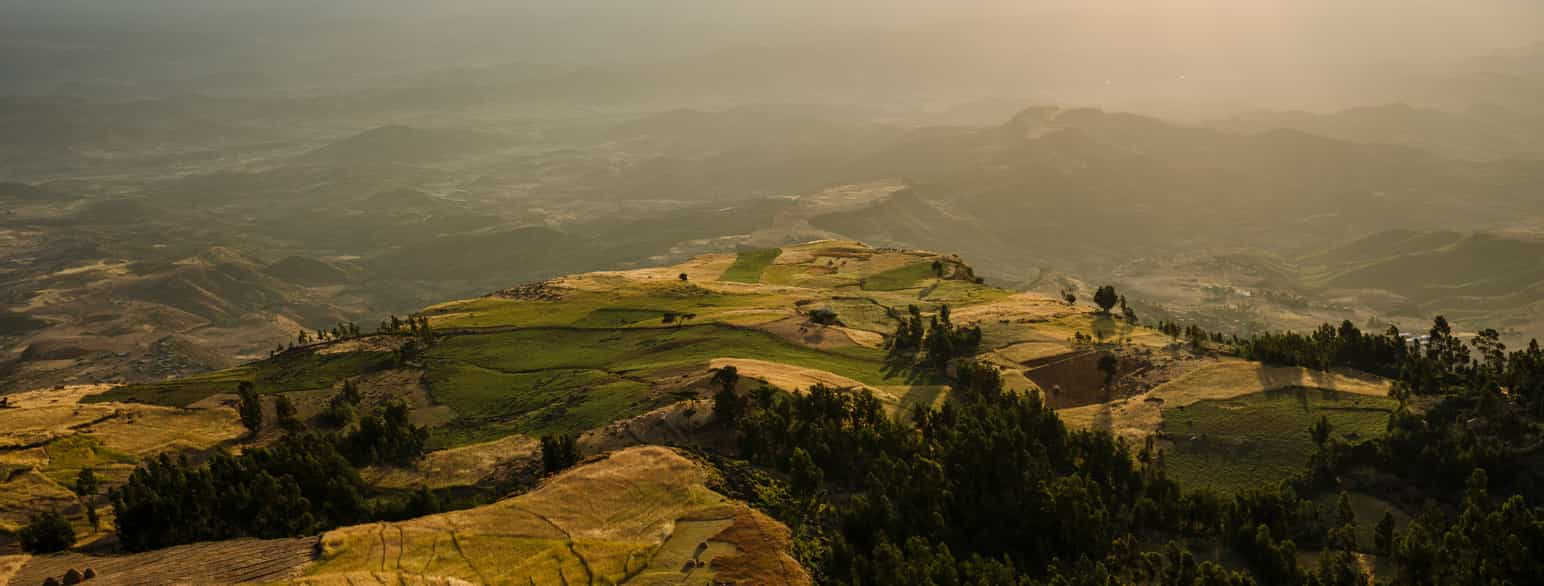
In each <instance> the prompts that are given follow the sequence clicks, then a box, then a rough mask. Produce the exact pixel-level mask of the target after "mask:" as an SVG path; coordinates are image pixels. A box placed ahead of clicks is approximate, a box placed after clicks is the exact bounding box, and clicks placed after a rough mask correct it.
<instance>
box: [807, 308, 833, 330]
mask: <svg viewBox="0 0 1544 586" xmlns="http://www.w3.org/2000/svg"><path fill="white" fill-rule="evenodd" d="M810 321H812V322H815V323H817V324H820V325H823V326H829V325H835V324H836V323H837V322H836V312H835V311H831V310H830V309H826V308H824V307H821V308H817V309H812V310H810Z"/></svg>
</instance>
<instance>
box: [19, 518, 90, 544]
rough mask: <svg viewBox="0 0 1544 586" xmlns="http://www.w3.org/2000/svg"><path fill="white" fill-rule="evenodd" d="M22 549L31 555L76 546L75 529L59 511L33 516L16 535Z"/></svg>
mask: <svg viewBox="0 0 1544 586" xmlns="http://www.w3.org/2000/svg"><path fill="white" fill-rule="evenodd" d="M16 538H17V539H18V540H19V541H21V548H22V549H23V550H25V551H27V552H29V553H53V552H56V551H64V550H66V549H69V548H70V546H72V545H75V527H73V526H71V525H70V521H69V520H67V519H65V518H64V515H60V514H59V512H58V511H49V512H47V513H43V514H42V515H33V516H32V518H31V519H29V520H28V521H27V524H26V525H25V526H23V527H22V528H21V531H18V532H17V533H16Z"/></svg>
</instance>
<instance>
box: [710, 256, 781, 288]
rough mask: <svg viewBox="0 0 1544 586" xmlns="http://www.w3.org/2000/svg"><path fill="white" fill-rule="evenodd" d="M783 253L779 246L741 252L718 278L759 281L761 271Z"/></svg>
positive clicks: (741, 281)
mask: <svg viewBox="0 0 1544 586" xmlns="http://www.w3.org/2000/svg"><path fill="white" fill-rule="evenodd" d="M781 254H783V250H782V249H780V248H768V249H766V250H752V251H748V252H742V253H740V254H739V255H737V256H735V259H734V264H732V265H729V268H728V269H727V270H725V271H724V274H723V275H722V276H720V277H719V278H718V280H720V281H731V282H735V283H760V282H761V272H762V271H765V270H767V266H769V265H771V264H772V261H774V260H777V257H778V255H781Z"/></svg>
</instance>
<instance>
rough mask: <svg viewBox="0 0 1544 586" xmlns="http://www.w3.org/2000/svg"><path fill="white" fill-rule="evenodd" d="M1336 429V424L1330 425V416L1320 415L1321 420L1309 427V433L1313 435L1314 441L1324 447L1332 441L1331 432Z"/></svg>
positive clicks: (1321, 447)
mask: <svg viewBox="0 0 1544 586" xmlns="http://www.w3.org/2000/svg"><path fill="white" fill-rule="evenodd" d="M1334 429H1335V428H1334V426H1332V425H1330V418H1329V417H1328V416H1325V415H1320V416H1319V420H1318V421H1316V422H1314V424H1313V425H1311V426H1309V427H1308V433H1309V435H1312V436H1313V443H1314V444H1316V445H1318V446H1319V448H1320V449H1323V448H1324V444H1325V443H1327V442H1329V441H1330V432H1332V431H1334Z"/></svg>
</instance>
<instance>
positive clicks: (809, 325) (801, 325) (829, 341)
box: [756, 317, 884, 350]
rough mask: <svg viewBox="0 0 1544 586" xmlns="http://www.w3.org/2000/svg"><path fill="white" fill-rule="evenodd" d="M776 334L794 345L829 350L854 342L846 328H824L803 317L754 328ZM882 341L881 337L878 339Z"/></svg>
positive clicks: (851, 344)
mask: <svg viewBox="0 0 1544 586" xmlns="http://www.w3.org/2000/svg"><path fill="white" fill-rule="evenodd" d="M756 327H757V328H758V329H762V330H766V331H768V332H771V333H773V334H776V335H777V336H778V337H779V338H782V339H784V340H788V341H789V342H793V343H795V344H799V345H802V346H808V347H810V348H819V349H821V350H829V349H831V348H841V347H843V346H853V345H855V344H856V342H854V341H853V339H852V338H851V337H850V336H848V335H847V332H848V330H847V329H846V328H839V327H826V326H822V325H820V324H816V323H813V322H810V321H809V320H806V319H804V318H803V317H788V318H784V319H780V320H777V321H772V322H767V323H763V324H761V325H758V326H756ZM880 339H881V340H883V339H884V338H883V336H881V337H880Z"/></svg>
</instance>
